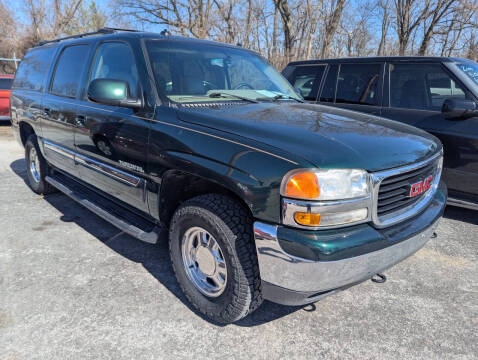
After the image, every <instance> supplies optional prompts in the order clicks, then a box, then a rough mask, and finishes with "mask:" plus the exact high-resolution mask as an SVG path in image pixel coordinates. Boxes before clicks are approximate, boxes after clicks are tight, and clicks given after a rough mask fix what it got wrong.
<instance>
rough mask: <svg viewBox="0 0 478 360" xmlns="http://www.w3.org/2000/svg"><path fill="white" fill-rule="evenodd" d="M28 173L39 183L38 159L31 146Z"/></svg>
mask: <svg viewBox="0 0 478 360" xmlns="http://www.w3.org/2000/svg"><path fill="white" fill-rule="evenodd" d="M30 173H31V174H32V177H33V180H35V182H40V159H38V154H37V151H36V149H35V148H34V147H33V146H32V148H31V149H30Z"/></svg>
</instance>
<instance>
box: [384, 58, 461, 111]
mask: <svg viewBox="0 0 478 360" xmlns="http://www.w3.org/2000/svg"><path fill="white" fill-rule="evenodd" d="M450 98H453V99H465V91H464V90H463V89H462V88H461V86H460V85H458V84H457V83H456V82H455V81H454V80H453V79H452V78H451V77H450V75H448V73H447V72H446V71H445V70H444V69H443V68H442V67H441V65H440V64H391V65H390V106H391V107H397V108H406V109H418V110H435V111H440V110H441V107H442V105H443V102H444V101H445V100H446V99H450Z"/></svg>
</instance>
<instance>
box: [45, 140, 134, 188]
mask: <svg viewBox="0 0 478 360" xmlns="http://www.w3.org/2000/svg"><path fill="white" fill-rule="evenodd" d="M40 140H41V142H42V143H43V146H44V148H46V149H48V150H51V151H53V152H55V153H57V154H59V155H62V156H64V157H66V158H69V159H72V160H74V162H75V164H79V165H82V166H85V167H87V168H90V169H92V170H94V171H97V172H99V173H101V174H104V175H106V176H108V177H110V178H113V179H115V180H117V181H120V182H122V183H124V184H126V185H129V186H133V187H139V186H140V185H141V183H142V182H143V180H142V179H141V178H139V177H137V176H135V175H132V174H130V173H127V172H125V171H123V170H120V169H118V168H115V167H113V166H110V165H107V164H105V163H102V162H100V161H97V160H94V159H92V158H90V157H88V156H85V155H82V154H80V153H77V152H75V151H73V150H70V149H67V148H65V147H63V146H61V145H58V144H55V143H53V142H51V141H49V140H45V139H43V138H40Z"/></svg>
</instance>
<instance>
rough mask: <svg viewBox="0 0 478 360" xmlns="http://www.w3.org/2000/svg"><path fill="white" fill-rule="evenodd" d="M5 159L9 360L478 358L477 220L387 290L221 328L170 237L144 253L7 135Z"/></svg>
mask: <svg viewBox="0 0 478 360" xmlns="http://www.w3.org/2000/svg"><path fill="white" fill-rule="evenodd" d="M0 154H1V155H0V229H1V230H0V359H53V358H54V359H153V358H155V359H156V358H173V357H174V358H193V357H194V358H263V359H271V358H278V357H284V358H308V359H310V358H318V357H327V358H340V359H435V358H443V359H477V358H478V334H477V330H478V261H477V260H478V236H477V235H478V213H477V212H473V211H468V210H463V209H458V208H448V209H447V210H446V213H445V218H444V219H443V220H442V221H441V223H440V225H439V227H438V231H437V232H438V237H437V238H435V239H431V240H430V241H429V242H428V243H427V245H426V246H425V247H424V248H423V249H421V250H420V251H419V252H418V253H416V254H415V255H414V256H412V257H410V258H409V259H407V260H405V261H404V262H402V263H400V264H398V265H396V266H395V267H394V268H392V269H390V270H389V271H387V272H386V274H387V276H388V281H387V282H386V283H385V284H381V285H377V284H374V283H372V282H370V281H367V282H365V283H362V284H360V285H357V286H355V287H353V288H350V289H348V290H346V291H344V292H341V293H339V294H336V295H334V296H330V297H328V298H325V299H323V300H322V301H320V302H318V303H316V304H314V305H309V306H306V307H286V306H280V305H276V304H273V303H270V302H265V303H264V304H263V305H262V307H261V308H260V309H259V310H258V311H256V312H255V313H254V314H252V316H250V317H248V318H246V319H244V320H242V321H241V322H239V323H237V324H234V325H228V326H224V327H220V326H216V325H213V324H211V323H209V322H207V321H206V320H204V319H203V318H202V317H201V316H200V315H199V314H197V313H196V312H194V311H193V310H192V309H191V307H190V306H189V305H188V303H187V302H186V300H185V298H184V296H183V295H182V294H181V292H180V290H179V287H178V286H177V285H176V281H175V278H174V276H173V274H172V270H171V267H170V264H169V257H168V250H167V243H166V237H165V236H163V237H162V238H163V240H164V241H161V242H160V243H159V244H158V245H149V244H145V243H142V242H140V241H138V240H135V239H134V238H132V237H130V236H127V235H125V234H123V233H121V232H120V231H118V230H117V229H116V228H114V227H113V226H111V225H109V224H108V223H106V222H104V221H102V220H101V219H100V218H98V217H96V216H95V215H93V214H91V213H89V212H88V211H87V210H85V209H84V208H82V207H80V206H79V205H77V204H76V203H74V202H73V201H71V200H70V199H68V198H67V197H66V196H63V195H61V194H53V195H50V196H47V197H41V196H37V195H35V194H34V193H33V192H32V191H30V190H29V188H28V187H27V185H26V184H25V182H24V181H25V162H24V160H23V149H22V148H21V147H20V146H19V145H18V144H17V143H16V142H15V141H14V140H13V138H12V135H11V129H10V127H9V126H7V125H5V126H0Z"/></svg>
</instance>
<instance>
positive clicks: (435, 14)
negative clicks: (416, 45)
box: [418, 0, 457, 56]
mask: <svg viewBox="0 0 478 360" xmlns="http://www.w3.org/2000/svg"><path fill="white" fill-rule="evenodd" d="M456 3H457V1H456V0H436V2H435V4H434V5H432V6H433V8H430V11H429V13H428V14H427V19H425V24H426V23H427V22H428V24H427V25H426V30H425V33H424V35H423V40H422V43H421V45H420V49H419V50H418V55H420V56H423V55H425V52H426V51H427V48H428V46H429V45H430V40H431V38H432V36H433V35H434V31H435V28H436V27H437V25H438V24H439V23H440V21H441V20H442V19H443V18H445V17H446V16H448V15H449V14H451V13H453V12H454V11H455V10H456V9H455V8H454V7H453V6H452V5H453V4H456Z"/></svg>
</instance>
